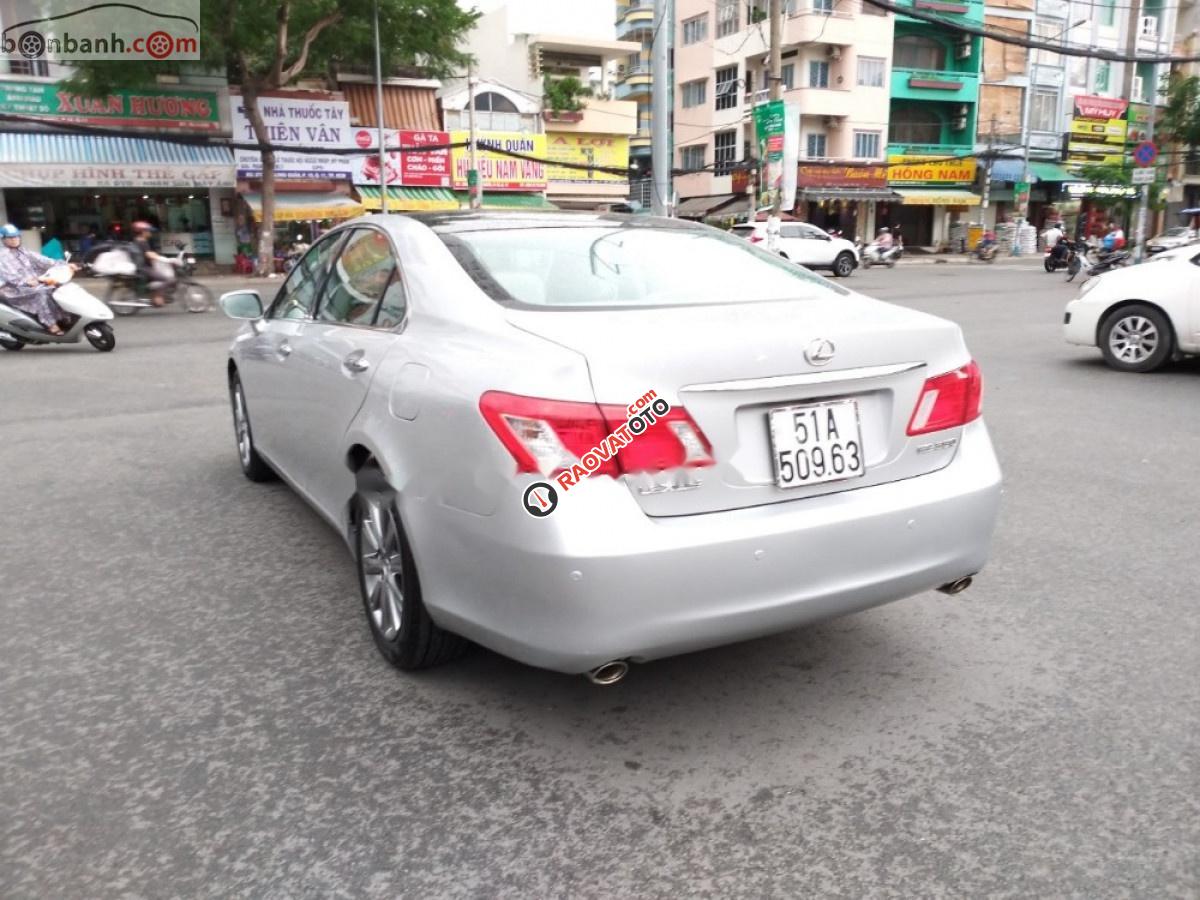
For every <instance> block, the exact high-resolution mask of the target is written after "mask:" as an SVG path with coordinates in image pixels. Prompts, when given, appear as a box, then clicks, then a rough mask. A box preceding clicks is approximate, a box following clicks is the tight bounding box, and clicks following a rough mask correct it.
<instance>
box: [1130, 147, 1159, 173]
mask: <svg viewBox="0 0 1200 900" xmlns="http://www.w3.org/2000/svg"><path fill="white" fill-rule="evenodd" d="M1156 159H1158V148H1157V147H1155V146H1154V142H1153V141H1142V142H1141V143H1140V144H1138V145H1137V146H1136V147H1134V148H1133V161H1134V162H1135V163H1137V164H1138V165H1139V166H1142V167H1143V168H1144V167H1146V166H1152V165H1154V161H1155V160H1156Z"/></svg>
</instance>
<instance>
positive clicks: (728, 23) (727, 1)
mask: <svg viewBox="0 0 1200 900" xmlns="http://www.w3.org/2000/svg"><path fill="white" fill-rule="evenodd" d="M740 6H741V0H717V37H719V38H723V37H728V36H729V35H731V34H737V33H738V30H739V27H738V9H739V7H740Z"/></svg>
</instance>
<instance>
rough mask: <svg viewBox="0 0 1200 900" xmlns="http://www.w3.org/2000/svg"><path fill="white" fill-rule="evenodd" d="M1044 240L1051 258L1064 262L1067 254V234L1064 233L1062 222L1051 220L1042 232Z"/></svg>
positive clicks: (1057, 261) (1056, 261)
mask: <svg viewBox="0 0 1200 900" xmlns="http://www.w3.org/2000/svg"><path fill="white" fill-rule="evenodd" d="M1042 240H1043V241H1044V242H1045V245H1046V249H1047V250H1049V251H1050V259H1052V260H1053V261H1054V262H1055V263H1059V262H1062V260H1063V258H1064V257H1065V256H1066V255H1067V236H1066V234H1064V233H1063V224H1062V222H1061V221H1058V222H1051V223H1050V224H1049V225H1048V226H1047V227H1046V230H1045V231H1044V232H1042Z"/></svg>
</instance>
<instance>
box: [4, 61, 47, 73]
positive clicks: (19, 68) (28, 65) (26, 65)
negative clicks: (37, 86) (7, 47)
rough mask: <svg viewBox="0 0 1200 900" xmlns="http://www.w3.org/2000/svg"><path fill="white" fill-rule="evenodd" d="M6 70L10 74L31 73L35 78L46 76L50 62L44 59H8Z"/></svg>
mask: <svg viewBox="0 0 1200 900" xmlns="http://www.w3.org/2000/svg"><path fill="white" fill-rule="evenodd" d="M8 71H9V74H11V75H32V76H34V77H36V78H48V77H49V75H50V64H49V63H47V62H46V61H45V60H44V59H10V60H9V61H8Z"/></svg>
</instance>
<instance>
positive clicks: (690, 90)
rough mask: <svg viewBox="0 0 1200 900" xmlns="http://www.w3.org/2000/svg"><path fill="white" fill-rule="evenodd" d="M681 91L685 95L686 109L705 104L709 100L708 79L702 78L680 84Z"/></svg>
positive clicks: (684, 105)
mask: <svg viewBox="0 0 1200 900" xmlns="http://www.w3.org/2000/svg"><path fill="white" fill-rule="evenodd" d="M680 93H681V94H682V95H683V108H684V109H687V108H688V107H692V106H703V105H704V104H705V103H707V102H708V79H707V78H701V79H700V80H699V81H688V82H685V83H684V84H682V85H680Z"/></svg>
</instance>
